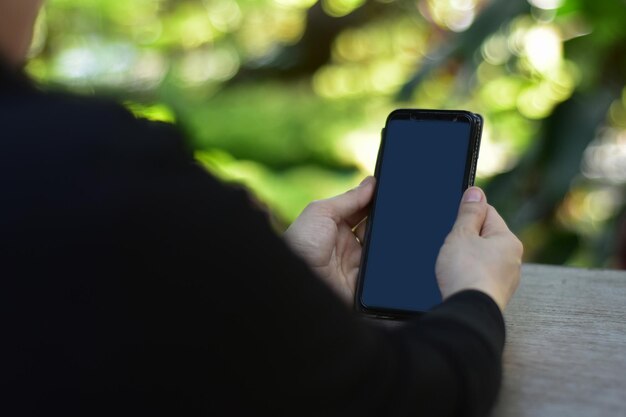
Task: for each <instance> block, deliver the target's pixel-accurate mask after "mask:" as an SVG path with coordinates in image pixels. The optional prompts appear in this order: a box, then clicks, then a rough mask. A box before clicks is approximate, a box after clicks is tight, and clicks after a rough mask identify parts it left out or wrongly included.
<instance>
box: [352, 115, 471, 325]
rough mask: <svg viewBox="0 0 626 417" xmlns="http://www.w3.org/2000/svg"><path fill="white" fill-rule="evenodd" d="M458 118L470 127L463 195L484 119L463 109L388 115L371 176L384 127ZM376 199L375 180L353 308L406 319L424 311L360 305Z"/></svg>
mask: <svg viewBox="0 0 626 417" xmlns="http://www.w3.org/2000/svg"><path fill="white" fill-rule="evenodd" d="M455 118H456V119H457V120H458V119H459V118H461V119H462V120H463V121H466V122H467V123H469V124H470V143H469V146H468V151H467V157H466V162H465V171H464V176H463V183H462V184H463V185H462V189H461V192H464V191H465V190H466V189H467V188H469V187H470V186H472V185H474V180H475V177H476V165H477V162H478V153H479V151H480V138H481V134H482V125H483V119H482V117H481V116H480V115H479V114H476V113H472V112H469V111H465V110H429V109H397V110H394V111H393V112H391V113H390V114H389V116H387V120H386V121H385V127H384V128H383V130H382V132H381V141H380V146H379V148H378V156H377V158H376V168H375V172H374V177H375V178H376V179H377V180H378V178H380V174H381V167H382V161H383V157H384V155H383V154H384V149H385V143H386V132H387V126H388V125H389V122H390V121H391V120H406V119H413V120H449V121H455ZM377 199H378V181H377V182H376V187H375V189H374V196H373V199H372V205H371V208H370V213H369V216H368V220H369V221H368V222H367V227H366V229H365V236H364V239H363V252H362V254H361V267H360V268H359V275H358V277H357V288H356V291H355V302H354V304H355V307H356V310H357V311H359V312H360V313H363V314H366V315H368V316H374V317H377V318H384V319H395V320H403V319H409V318H413V317H416V316H419V315H421V314H423V313H424V312H425V311H408V310H397V309H387V308H370V307H368V306H366V305H365V304H363V302H362V301H361V299H362V292H363V278H364V274H365V269H366V268H365V267H366V265H367V257H368V251H369V249H368V248H369V241H370V231H371V226H372V224H373V222H374V218H375V213H376V201H377Z"/></svg>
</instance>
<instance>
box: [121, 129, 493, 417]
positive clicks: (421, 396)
mask: <svg viewBox="0 0 626 417" xmlns="http://www.w3.org/2000/svg"><path fill="white" fill-rule="evenodd" d="M153 129H154V128H153ZM157 136H158V135H157ZM168 136H169V134H165V135H164V136H163V138H162V140H163V141H164V143H167V141H168V140H170V138H168ZM152 140H156V139H155V138H154V135H153V139H152ZM162 146H163V150H164V152H165V153H164V154H162V155H160V157H159V158H162V159H163V162H162V163H161V164H159V165H151V166H147V165H146V164H144V165H143V167H141V164H136V161H134V163H133V164H132V167H135V168H136V167H137V166H139V167H141V169H142V171H141V173H134V174H132V175H130V176H129V178H131V179H132V180H131V181H128V183H127V187H130V188H132V189H133V190H134V192H133V193H129V194H128V195H132V196H133V198H132V201H133V204H132V207H130V208H132V210H127V211H125V212H124V213H125V214H124V218H125V222H122V227H121V229H120V230H122V231H123V232H122V234H123V235H124V246H123V248H122V249H123V250H126V251H128V256H129V258H130V257H131V256H132V259H133V262H132V266H133V268H135V269H136V270H135V274H134V278H133V279H135V280H136V282H141V284H140V285H141V287H142V288H150V289H149V291H148V292H147V293H146V294H143V295H142V296H143V297H146V300H143V301H142V303H143V306H144V307H143V308H145V309H146V310H147V311H150V312H151V313H150V314H149V315H148V317H150V320H151V321H150V323H148V324H147V327H148V328H151V326H156V327H155V328H154V331H155V332H158V334H159V336H158V340H159V341H160V342H159V343H165V344H169V343H172V344H173V345H174V346H172V347H171V350H170V352H169V354H170V355H171V354H174V355H177V357H181V356H182V357H184V359H182V360H180V362H179V363H178V365H179V366H180V367H177V368H176V369H169V367H168V366H165V367H164V368H167V369H169V370H168V371H163V372H162V376H163V377H166V378H175V379H177V380H181V381H182V380H185V381H186V382H185V384H184V386H185V387H187V388H185V390H187V391H189V390H192V391H193V392H197V393H199V394H198V397H194V398H192V399H190V400H191V401H198V400H199V399H200V398H202V401H204V402H202V401H201V403H202V404H203V406H206V407H208V408H214V409H222V408H225V409H231V410H233V408H232V407H235V408H236V409H238V408H241V410H255V413H258V414H261V411H267V412H272V413H274V415H300V416H302V415H319V416H335V415H337V416H345V415H359V416H386V417H392V416H410V415H415V416H417V415H419V416H428V415H432V416H439V417H444V416H453V415H467V416H478V415H484V414H486V413H487V412H488V410H489V409H490V407H491V406H492V404H493V402H494V400H495V397H496V394H497V391H498V387H499V384H500V375H501V352H502V349H503V344H504V325H503V319H502V316H501V314H500V311H499V309H498V307H497V306H496V304H495V303H494V302H493V300H491V299H490V298H489V297H488V296H486V295H484V294H483V293H480V292H477V291H466V292H463V293H460V294H457V295H455V296H453V297H451V298H450V299H449V300H447V301H446V302H445V303H443V304H442V305H441V306H439V307H438V308H436V309H435V310H434V311H432V312H431V313H428V314H426V315H424V316H423V318H421V319H420V320H417V321H414V322H411V323H408V324H407V325H406V326H403V327H402V328H398V329H385V328H382V327H380V326H373V325H371V324H368V323H366V322H365V320H363V319H362V318H359V317H358V316H357V315H355V314H354V313H353V312H351V311H348V309H347V308H346V307H345V306H344V305H343V304H342V303H341V302H340V300H338V299H337V297H335V296H334V294H333V293H332V292H331V290H330V289H329V288H327V287H326V286H325V285H324V284H323V283H321V282H320V280H319V279H317V278H316V277H315V276H314V275H313V273H312V272H311V271H310V270H309V268H308V267H307V266H306V265H305V264H304V262H303V261H302V260H301V259H299V258H298V257H297V256H295V255H294V254H293V253H292V252H291V251H290V250H289V249H288V247H287V246H286V245H285V243H284V242H283V241H282V239H281V238H280V237H278V236H277V235H276V234H275V233H274V232H273V231H272V229H271V227H270V225H269V222H268V221H267V217H266V215H265V214H264V213H263V212H261V211H259V210H258V209H256V207H255V205H253V204H252V203H251V200H250V198H249V197H248V195H247V193H246V192H245V191H243V190H242V189H238V188H233V187H229V186H225V185H223V184H221V183H219V182H218V181H216V180H215V179H214V178H212V177H211V176H210V175H208V174H207V173H206V172H204V170H203V169H202V168H200V167H199V166H197V165H196V164H195V163H193V161H191V159H188V158H187V157H182V156H181V154H180V153H178V152H176V150H175V148H176V146H174V145H172V148H171V149H169V150H167V146H166V145H162ZM129 166H130V165H129ZM135 168H133V169H135ZM127 209H128V207H127ZM156 318H161V319H162V320H163V321H164V322H166V323H167V325H160V324H159V320H157V319H156ZM155 320H156V321H155ZM150 337H152V336H150ZM153 348H155V349H157V350H159V349H160V348H161V346H159V345H156V346H154V345H152V346H150V345H148V346H147V349H153ZM161 353H163V352H161ZM170 360H172V359H171V358H169V357H164V358H163V359H162V361H161V363H164V362H167V361H170ZM149 374H152V373H149ZM174 375H175V377H174ZM215 384H217V385H218V386H219V388H218V389H216V388H215V386H214V385H215ZM181 389H182V388H181ZM207 393H211V394H207ZM233 395H235V396H236V398H237V400H236V402H235V403H236V406H235V405H233V404H234V403H233V402H231V400H230V398H231V397H232V396H233ZM201 408H202V407H201Z"/></svg>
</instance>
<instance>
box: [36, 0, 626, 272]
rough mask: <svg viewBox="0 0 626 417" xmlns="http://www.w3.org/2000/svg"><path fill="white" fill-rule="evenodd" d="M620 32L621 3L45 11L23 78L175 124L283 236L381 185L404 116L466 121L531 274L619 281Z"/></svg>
mask: <svg viewBox="0 0 626 417" xmlns="http://www.w3.org/2000/svg"><path fill="white" fill-rule="evenodd" d="M624 21H626V3H624V1H623V0H595V1H593V2H587V1H583V0H528V1H527V0H490V1H488V0H417V1H416V0H320V1H315V0H258V1H252V0H184V1H183V0H180V1H176V0H136V1H132V2H129V1H127V0H49V3H48V5H47V7H46V11H45V13H44V14H43V16H42V18H41V19H40V22H39V25H38V27H39V29H38V31H37V36H36V39H35V42H34V45H33V53H32V55H33V59H32V60H31V62H30V64H29V66H28V70H29V71H30V73H31V74H32V75H33V76H34V77H35V78H37V79H39V80H40V81H41V82H42V83H43V84H44V85H46V86H48V87H49V88H55V87H61V88H69V89H72V90H74V91H79V92H83V93H89V94H91V93H98V94H108V95H111V96H113V97H115V98H117V99H119V100H121V101H123V102H124V103H125V104H126V105H127V106H128V108H129V109H131V111H133V112H135V113H136V114H138V115H141V116H144V117H149V118H152V119H157V120H165V121H174V120H176V121H177V122H179V123H180V125H181V126H182V127H183V128H184V129H186V130H187V132H188V135H189V137H190V138H191V139H192V141H193V144H194V146H195V147H196V148H197V149H198V158H199V159H200V160H201V161H202V162H203V163H205V164H206V165H207V167H209V169H211V170H213V171H214V172H215V173H216V174H217V175H220V176H221V177H223V178H224V179H227V180H233V181H240V182H243V183H245V184H247V185H248V186H250V187H251V188H252V189H253V190H254V191H255V192H256V193H257V194H258V196H259V197H260V199H262V200H264V201H266V202H267V203H268V205H269V206H270V207H271V208H272V210H273V211H274V212H275V213H276V215H277V216H278V219H279V220H280V221H282V222H283V223H285V224H286V223H288V222H289V221H291V220H292V219H293V218H294V217H295V216H296V215H297V214H298V212H299V211H300V210H301V209H302V208H303V207H304V205H305V204H306V203H307V202H308V201H310V200H313V199H317V198H322V197H326V196H328V195H331V194H335V193H338V192H341V191H343V190H344V189H345V188H347V187H349V186H351V185H353V184H355V183H356V182H358V181H359V180H360V178H361V177H362V176H363V175H365V174H367V173H371V171H372V170H373V166H374V159H375V157H376V150H377V146H378V141H379V132H380V127H381V125H382V123H383V122H384V120H385V117H386V115H387V113H388V112H389V111H390V110H391V109H393V108H394V107H400V106H411V107H423V108H428V107H431V108H467V109H470V110H472V111H475V112H479V113H481V114H483V115H484V117H485V121H486V123H485V130H484V134H483V141H482V149H481V156H480V161H479V172H478V175H479V177H478V182H479V183H480V184H481V185H484V186H485V187H486V188H487V192H488V194H489V198H490V201H491V202H492V203H493V204H494V205H495V206H496V207H497V208H498V209H499V210H500V211H501V212H502V213H503V214H504V216H505V218H506V219H507V221H508V222H509V224H510V225H511V227H512V228H513V229H514V230H515V231H516V232H517V233H519V235H520V236H521V238H522V240H523V241H524V243H525V246H526V256H527V260H529V261H540V262H548V263H565V264H571V265H582V266H618V262H619V255H618V249H617V248H618V246H619V245H622V246H621V247H624V246H625V245H626V244H625V243H624V242H623V239H626V237H625V235H624V234H623V233H622V234H620V233H618V232H617V230H618V229H620V227H621V228H622V230H623V228H624V227H626V226H624V224H623V222H624V220H621V224H622V225H621V226H620V220H619V219H620V218H621V219H624V218H625V217H624V215H623V214H621V217H620V213H624V211H625V202H626V191H625V187H624V185H625V184H626V93H625V91H626V90H624V86H625V85H626V50H625V49H626V25H624V24H623V22H624ZM620 236H621V237H620ZM620 239H622V240H620ZM618 242H621V243H618ZM622 256H623V255H622ZM619 265H622V267H623V265H624V264H623V261H622V263H621V264H619Z"/></svg>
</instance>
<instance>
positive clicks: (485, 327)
mask: <svg viewBox="0 0 626 417" xmlns="http://www.w3.org/2000/svg"><path fill="white" fill-rule="evenodd" d="M39 7H40V1H37V0H0V56H1V57H2V58H1V60H2V64H0V66H1V68H2V69H1V70H0V132H1V134H0V184H1V187H0V190H1V192H2V204H0V242H1V243H0V244H1V249H2V250H1V252H0V253H1V255H0V264H1V265H2V269H3V273H2V280H1V282H2V284H1V287H0V308H1V309H2V317H3V325H2V330H3V355H2V359H1V370H2V372H1V376H0V378H1V380H2V401H1V402H0V412H1V413H2V414H3V415H7V416H8V415H11V416H26V415H28V416H34V415H65V416H73V415H89V416H99V415H116V416H122V415H134V416H139V415H154V416H157V415H210V414H213V415H231V416H240V415H265V414H269V413H271V414H270V415H275V416H278V415H290V416H292V415H295V416H308V415H311V416H313V415H315V416H349V415H359V416H387V417H392V416H408V415H416V416H417V415H419V416H439V417H444V416H460V415H466V416H480V415H485V414H487V413H488V411H489V410H490V408H491V407H492V405H493V403H494V401H495V398H496V395H497V392H498V388H499V385H500V379H501V354H502V349H503V345H504V322H503V317H502V310H503V309H504V308H505V307H506V305H507V303H508V301H509V299H510V297H511V296H512V294H513V292H514V291H515V289H516V287H517V285H518V281H519V275H520V263H521V252H522V248H521V244H520V243H519V241H518V240H517V239H516V238H515V236H514V235H513V234H512V233H511V232H510V231H509V230H508V228H507V226H506V225H505V223H504V222H503V220H502V219H501V217H500V216H499V215H498V213H497V212H496V211H495V210H494V209H493V207H491V206H489V205H488V204H487V201H486V197H485V195H484V194H483V192H482V191H481V190H480V189H478V188H470V189H469V190H468V191H467V192H466V193H465V194H464V197H463V200H462V202H461V204H460V208H459V214H458V218H457V220H456V223H455V225H454V228H453V230H452V231H451V233H450V235H449V236H448V238H447V239H446V241H445V244H444V245H443V247H442V249H441V252H440V254H439V258H438V261H437V267H436V273H437V279H438V282H439V285H440V288H441V291H442V294H443V297H444V302H443V303H442V304H441V305H440V306H438V307H436V308H435V309H433V310H432V311H431V312H429V313H427V314H424V315H423V316H422V317H420V318H419V319H415V320H412V321H410V322H408V323H406V325H404V326H401V327H397V328H393V329H392V328H386V327H383V326H375V325H373V324H371V323H370V322H367V321H365V320H363V319H362V318H360V317H359V316H357V315H356V314H354V313H353V312H352V311H351V309H350V305H351V304H352V300H353V296H354V291H355V280H356V276H357V271H358V267H359V260H360V254H361V246H360V244H359V241H358V240H357V237H355V233H353V228H354V227H355V226H356V225H358V224H359V223H362V220H363V219H364V218H365V217H366V216H367V210H368V205H369V203H370V201H371V199H372V194H373V190H374V186H375V180H374V179H373V178H371V177H368V178H366V179H365V181H364V182H363V183H362V184H361V185H359V186H358V187H356V188H355V189H352V190H350V191H348V192H346V193H345V194H342V195H339V196H337V197H334V198H330V199H328V200H322V201H317V202H314V203H312V204H311V205H309V206H308V207H307V208H306V209H305V210H304V212H303V213H302V214H301V215H300V217H298V219H297V220H296V221H295V222H294V223H293V224H292V225H291V226H290V228H289V229H288V230H287V231H286V233H285V235H284V237H282V238H281V237H279V236H277V235H275V234H274V232H273V231H272V229H271V227H270V225H269V224H268V221H267V219H266V216H265V215H264V214H263V213H262V212H261V211H259V210H258V209H256V208H255V207H256V206H255V205H254V204H253V203H252V202H251V201H250V199H249V198H248V196H247V194H246V193H245V192H244V191H242V190H240V189H236V188H232V187H230V186H227V185H224V184H222V183H220V182H219V181H217V180H216V179H215V178H213V177H212V176H211V175H210V174H208V173H207V172H205V171H204V170H203V169H202V168H201V167H200V166H199V165H198V164H196V162H194V160H193V157H192V154H191V152H190V151H189V150H188V149H187V148H186V147H185V145H184V141H183V140H182V138H181V135H180V134H179V132H178V131H177V130H176V129H175V128H174V127H172V126H169V125H165V124H159V123H152V122H148V121H146V120H138V119H135V118H134V117H133V116H132V115H131V114H130V113H128V112H127V111H126V110H124V109H123V108H122V107H120V106H118V105H116V104H113V103H110V102H107V101H104V100H99V99H93V98H79V97H74V96H70V95H64V94H52V93H43V92H41V91H39V90H38V89H37V88H36V87H35V86H34V85H33V84H32V83H31V82H30V81H29V80H28V79H27V77H25V76H24V75H23V71H22V70H21V68H22V66H23V63H24V61H25V57H26V54H27V50H28V44H29V42H30V37H31V33H32V26H33V23H34V21H35V18H36V15H37V11H38V8H39ZM406 192H407V193H419V192H420V187H419V184H414V185H412V186H411V187H410V188H407V190H406ZM423 201H424V204H429V200H428V196H424V200H423ZM407 221H418V222H421V221H424V222H425V221H428V219H407ZM362 231H363V226H362V225H361V226H360V227H358V228H357V229H356V235H361V234H362ZM361 236H362V235H361Z"/></svg>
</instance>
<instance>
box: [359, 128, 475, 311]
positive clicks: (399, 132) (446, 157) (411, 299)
mask: <svg viewBox="0 0 626 417" xmlns="http://www.w3.org/2000/svg"><path fill="white" fill-rule="evenodd" d="M471 135H472V125H471V121H470V120H469V119H468V118H459V119H458V120H457V121H453V118H452V117H451V118H450V120H414V119H411V118H408V117H405V118H400V119H394V118H391V119H389V120H388V122H387V126H386V132H385V138H384V140H383V142H382V145H381V146H383V149H382V150H381V151H382V153H381V154H380V155H381V156H382V160H381V161H379V166H378V175H377V176H378V190H377V194H376V201H375V203H374V208H373V211H372V213H371V219H370V220H371V222H372V223H371V225H370V230H369V235H368V239H369V240H368V244H367V255H366V262H365V264H364V271H363V273H362V278H361V279H362V284H361V293H360V294H361V297H360V302H361V304H362V305H363V306H364V307H365V308H367V309H374V310H377V309H383V310H402V311H409V312H420V311H427V310H429V309H430V308H432V307H434V306H435V305H437V304H439V303H440V302H441V301H442V298H441V293H440V291H439V287H438V285H437V282H436V278H435V261H436V259H437V255H438V254H439V249H440V248H441V246H442V244H443V242H444V240H445V238H446V236H447V234H448V233H449V232H450V230H451V228H452V225H453V224H454V221H455V219H456V214H457V211H458V207H459V202H460V199H461V196H462V194H463V191H464V190H465V188H466V186H467V181H468V180H467V178H468V176H467V172H468V164H471V160H470V159H469V158H468V151H469V147H470V145H471V144H472V140H471Z"/></svg>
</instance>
